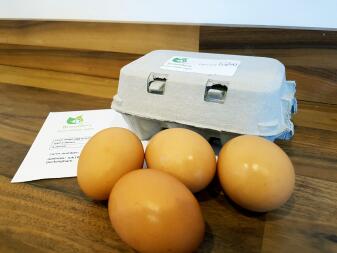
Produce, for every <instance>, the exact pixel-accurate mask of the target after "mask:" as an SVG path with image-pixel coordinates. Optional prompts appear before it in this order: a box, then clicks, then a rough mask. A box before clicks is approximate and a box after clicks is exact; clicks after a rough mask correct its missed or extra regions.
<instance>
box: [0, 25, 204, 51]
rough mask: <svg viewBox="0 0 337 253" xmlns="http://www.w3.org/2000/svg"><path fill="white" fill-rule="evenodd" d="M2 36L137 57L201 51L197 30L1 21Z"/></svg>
mask: <svg viewBox="0 0 337 253" xmlns="http://www.w3.org/2000/svg"><path fill="white" fill-rule="evenodd" d="M0 34H1V36H0V43H2V44H16V45H30V46H46V47H58V48H68V49H70V48H71V49H85V50H99V51H109V52H122V53H134V54H144V53H148V52H150V51H152V50H155V49H175V50H190V51H198V48H199V27H197V26H175V25H145V24H118V23H91V22H52V21H45V22H42V21H0ZM145 42H146V43H145Z"/></svg>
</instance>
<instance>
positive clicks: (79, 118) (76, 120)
mask: <svg viewBox="0 0 337 253" xmlns="http://www.w3.org/2000/svg"><path fill="white" fill-rule="evenodd" d="M81 123H83V117H82V115H80V116H77V117H76V118H73V117H69V118H68V119H67V124H68V125H78V124H81Z"/></svg>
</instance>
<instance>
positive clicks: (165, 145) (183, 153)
mask: <svg viewBox="0 0 337 253" xmlns="http://www.w3.org/2000/svg"><path fill="white" fill-rule="evenodd" d="M145 159H146V163H147V165H148V166H149V167H150V168H154V169H158V170H162V171H165V172H167V173H169V174H171V175H173V176H175V177H176V178H178V179H179V180H180V181H181V182H183V183H184V184H185V185H186V186H187V187H188V188H189V189H190V190H191V191H192V192H198V191H200V190H202V189H204V188H205V187H206V186H207V185H208V184H209V183H210V182H211V180H212V179H213V177H214V175H215V172H216V159H215V154H214V151H213V149H212V147H211V145H210V144H209V143H208V142H207V141H206V139H204V138H203V137H202V136H201V135H199V134H198V133H196V132H194V131H191V130H188V129H185V128H170V129H166V130H163V131H161V132H159V133H157V134H156V135H155V136H153V137H152V138H151V140H150V142H149V143H148V145H147V148H146V151H145Z"/></svg>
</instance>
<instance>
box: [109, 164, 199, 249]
mask: <svg viewBox="0 0 337 253" xmlns="http://www.w3.org/2000/svg"><path fill="white" fill-rule="evenodd" d="M109 216H110V220H111V223H112V225H113V227H114V229H115V231H116V232H117V234H118V235H119V236H120V237H121V239H122V240H123V241H124V242H126V243H127V244H129V245H130V246H131V247H133V248H134V249H136V250H137V251H140V252H149V253H152V252H153V253H161V252H193V251H195V250H196V249H197V248H198V245H199V244H200V242H201V241H202V239H203V237H204V230H205V223H204V220H203V216H202V213H201V209H200V206H199V203H198V201H197V200H196V198H195V197H194V195H193V194H192V193H191V192H190V191H189V190H188V188H187V187H186V186H185V185H184V184H182V183H181V182H180V181H178V180H177V179H176V178H175V177H173V176H171V175H169V174H167V173H165V172H162V171H159V170H153V169H142V170H136V171H132V172H130V173H128V174H126V175H124V176H123V177H122V178H121V179H120V180H119V181H118V182H117V183H116V185H115V186H114V188H113V189H112V192H111V194H110V198H109Z"/></svg>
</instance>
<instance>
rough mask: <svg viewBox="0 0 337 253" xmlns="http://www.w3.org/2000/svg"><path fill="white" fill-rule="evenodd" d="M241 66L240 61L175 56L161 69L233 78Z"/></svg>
mask: <svg viewBox="0 0 337 253" xmlns="http://www.w3.org/2000/svg"><path fill="white" fill-rule="evenodd" d="M239 65H240V61H237V60H230V59H227V60H224V59H201V58H192V57H185V56H174V57H171V58H170V59H169V60H167V61H166V62H165V63H164V64H163V65H162V66H161V67H160V68H162V69H168V70H174V71H182V72H194V73H201V74H206V75H223V76H233V75H234V74H235V72H236V70H237V68H238V67H239Z"/></svg>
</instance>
